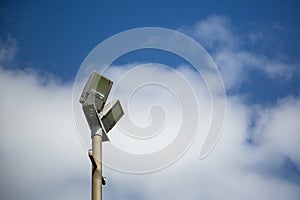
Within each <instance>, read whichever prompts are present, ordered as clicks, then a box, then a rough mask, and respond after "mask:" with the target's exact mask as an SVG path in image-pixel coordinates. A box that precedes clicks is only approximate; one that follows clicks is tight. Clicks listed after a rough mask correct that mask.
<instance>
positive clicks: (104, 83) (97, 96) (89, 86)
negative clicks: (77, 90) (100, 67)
mask: <svg viewBox="0 0 300 200" xmlns="http://www.w3.org/2000/svg"><path fill="white" fill-rule="evenodd" d="M112 84H113V82H112V81H111V80H109V79H108V78H106V77H104V76H102V75H100V74H99V73H97V72H93V73H92V74H91V76H90V78H89V80H88V81H87V83H86V84H85V87H84V89H83V91H82V94H81V97H80V100H79V102H80V103H81V104H83V105H84V104H87V105H92V104H95V106H96V109H97V110H98V112H100V111H101V110H102V109H103V107H104V104H105V102H106V99H107V97H108V94H109V91H110V89H111V87H112Z"/></svg>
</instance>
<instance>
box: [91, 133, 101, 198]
mask: <svg viewBox="0 0 300 200" xmlns="http://www.w3.org/2000/svg"><path fill="white" fill-rule="evenodd" d="M92 154H93V155H92V157H93V159H94V163H93V170H92V200H102V129H101V128H100V129H99V130H98V131H96V132H95V133H93V134H92ZM95 165H96V166H95Z"/></svg>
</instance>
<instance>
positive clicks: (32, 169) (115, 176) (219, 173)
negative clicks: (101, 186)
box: [0, 0, 300, 200]
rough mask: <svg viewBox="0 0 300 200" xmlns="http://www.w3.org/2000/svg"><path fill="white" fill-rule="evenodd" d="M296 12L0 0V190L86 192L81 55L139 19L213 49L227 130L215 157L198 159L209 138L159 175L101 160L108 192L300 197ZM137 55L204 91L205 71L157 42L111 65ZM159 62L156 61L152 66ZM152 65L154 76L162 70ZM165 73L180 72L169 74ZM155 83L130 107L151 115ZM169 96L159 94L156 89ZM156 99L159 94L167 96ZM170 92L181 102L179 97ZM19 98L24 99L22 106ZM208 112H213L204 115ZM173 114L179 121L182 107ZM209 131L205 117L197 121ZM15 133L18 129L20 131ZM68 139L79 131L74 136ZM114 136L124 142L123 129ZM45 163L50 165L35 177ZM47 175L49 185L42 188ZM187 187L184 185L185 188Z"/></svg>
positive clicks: (252, 5)
mask: <svg viewBox="0 0 300 200" xmlns="http://www.w3.org/2000/svg"><path fill="white" fill-rule="evenodd" d="M299 19H300V3H299V2H298V1H297V0H286V1H279V0H265V1H258V0H252V1H248V0H247V1H238V0H229V1H218V0H211V1H178V0H174V1H159V0H152V1H141V0H140V1H138V0H137V1H133V0H129V1H115V0H111V1H108V0H105V1H96V0H89V1H57V0H55V1H50V0H45V1H38V0H27V1H17V0H1V1H0V27H1V28H0V75H1V77H0V91H1V93H2V94H7V95H5V96H3V98H2V105H1V107H0V109H1V110H2V111H3V112H2V114H1V115H0V117H1V121H0V123H1V128H0V132H1V136H0V146H1V147H0V160H1V164H0V180H1V181H0V182H1V185H0V199H19V198H20V196H19V195H20V194H12V193H8V192H5V191H8V188H10V187H16V188H17V189H19V190H20V191H21V192H22V194H23V196H22V197H23V199H71V198H72V199H76V198H78V199H83V198H86V199H87V198H88V197H89V189H90V177H89V167H90V163H89V160H88V158H87V156H86V152H85V149H84V151H82V145H81V144H80V141H79V139H78V137H76V134H74V132H76V131H75V128H74V124H73V118H74V116H73V115H74V114H73V111H72V109H71V108H70V105H71V104H72V87H73V82H74V80H75V77H76V74H77V72H78V70H79V68H80V66H81V63H82V62H83V61H84V59H85V58H86V57H87V55H88V54H89V53H90V52H91V50H92V49H94V48H95V47H96V46H97V45H98V44H99V43H100V42H102V41H104V40H106V39H107V38H109V37H111V36H113V35H115V34H118V33H120V32H123V31H126V30H129V29H133V28H140V27H163V28H169V29H173V30H177V31H180V32H182V33H184V34H187V35H188V36H190V37H192V38H193V39H195V40H196V41H197V42H199V43H200V44H201V45H202V46H203V47H204V48H205V50H206V51H207V52H208V53H209V54H210V56H211V57H212V59H213V60H214V62H215V63H216V64H217V66H218V68H219V70H220V73H221V75H222V78H223V80H224V83H225V88H226V93H227V108H226V110H227V115H226V120H225V124H224V133H223V135H222V137H221V139H220V141H219V144H217V146H216V149H215V150H214V151H213V153H212V155H211V156H209V157H208V158H207V159H205V160H203V161H199V160H197V159H194V157H196V156H195V152H196V153H198V149H197V147H198V146H199V145H200V144H201V137H200V139H199V138H198V139H196V140H195V142H194V144H193V145H192V146H191V150H189V151H188V152H187V153H186V154H187V155H185V156H183V158H182V159H180V160H179V161H178V162H176V164H174V165H172V166H171V167H170V168H167V169H166V170H162V171H159V172H157V173H152V174H145V175H131V174H126V173H125V174H124V173H120V172H116V171H114V170H111V169H109V168H104V170H105V173H106V174H107V176H108V177H110V180H111V181H110V183H109V184H108V186H106V187H105V191H104V196H105V198H106V199H117V198H123V199H145V200H146V199H174V196H172V195H175V194H176V196H177V197H178V198H179V199H182V198H184V199H191V200H193V199H200V198H203V199H212V200H218V199H221V198H224V197H226V199H245V200H248V199H249V200H250V199H254V198H255V199H271V198H272V199H295V200H296V199H298V198H299V196H300V193H299V191H300V154H299V150H298V144H299V142H300V134H299V130H300V127H299V123H298V120H297V119H298V118H299V113H300V98H299V92H300V72H299V64H300V59H299V55H300V21H299ZM120 45H122V44H120ZM134 63H135V64H136V63H150V65H151V63H152V64H153V63H162V64H165V65H168V66H170V67H171V68H174V69H176V70H177V71H178V72H179V73H181V74H183V75H186V76H187V77H188V79H189V80H190V82H191V83H190V84H191V85H192V86H193V87H194V90H195V91H198V92H199V91H200V92H203V91H205V89H203V85H201V84H200V83H201V81H200V82H199V81H198V79H199V77H198V76H196V75H195V74H193V73H192V72H191V71H189V67H188V66H186V68H187V69H186V68H185V67H184V66H185V65H187V62H186V61H185V60H184V59H182V58H180V57H178V56H176V55H173V54H171V53H168V52H163V51H159V50H149V49H148V50H139V51H135V52H132V53H130V54H128V55H124V56H122V57H120V58H119V59H118V60H117V61H115V62H114V63H113V66H112V67H111V71H109V72H108V74H112V75H111V76H112V77H114V78H116V79H117V78H119V75H120V74H126V73H127V71H126V70H130V69H133V68H134ZM152 67H153V69H156V68H157V66H156V65H154V64H153V66H152ZM146 71H147V72H148V73H149V77H152V75H153V74H152V73H153V71H151V70H149V69H146ZM160 73H161V75H162V76H166V77H171V78H170V79H172V78H174V77H175V76H174V74H172V73H170V72H168V71H164V70H161V71H160ZM114 74H115V75H114ZM153 76H154V77H155V76H156V75H155V74H154V75H153ZM157 76H158V75H157ZM137 78H141V79H142V78H143V75H142V74H141V76H140V77H137ZM144 78H145V77H144ZM174 79H175V78H174ZM9 83H11V85H12V88H13V91H18V92H17V93H18V94H22V95H24V96H25V97H26V98H24V99H23V100H22V101H21V102H20V101H19V100H18V98H19V96H18V95H15V94H13V93H12V92H11V91H12V89H11V88H8V87H6V85H9ZM202 84H203V82H202ZM146 91H148V90H145V91H143V90H142V92H143V93H142V94H144V96H143V95H141V96H136V99H140V100H142V101H141V103H140V104H138V105H139V106H141V108H140V110H138V111H132V112H133V113H136V114H137V116H140V115H139V114H141V113H139V112H148V110H143V109H142V108H143V106H148V105H149V104H150V103H151V102H150V103H149V102H148V99H149V98H148V96H147V95H146V93H145V92H146ZM150 91H151V88H150ZM163 94H164V93H160V92H158V95H157V96H158V97H159V96H163V97H164V95H163ZM157 96H155V95H154V97H153V99H155V100H157V99H159V98H158V97H157ZM196 96H197V98H198V100H199V102H200V101H201V102H202V103H203V105H207V106H203V107H201V106H200V108H201V109H203V111H201V109H200V111H201V112H204V114H207V113H208V114H209V111H208V110H207V108H209V106H208V105H209V101H208V100H207V98H206V96H205V95H204V97H203V96H201V95H200V93H197V95H196ZM120 98H121V97H120ZM166 99H167V101H169V104H170V105H168V106H171V107H172V105H173V104H172V102H173V100H172V98H170V99H168V98H166ZM166 99H161V101H162V102H165V100H166ZM20 103H21V104H22V105H23V106H22V107H21V108H17V107H16V105H19V104H20ZM168 106H166V108H170V107H168ZM206 107H207V108H206ZM10 109H13V110H14V111H15V112H18V113H19V115H20V116H19V118H20V119H22V120H21V122H20V127H22V131H21V132H24V133H25V135H26V137H25V136H24V135H23V134H20V130H19V128H18V127H19V126H16V125H15V122H14V121H13V120H11V119H12V118H13V117H14V116H15V114H14V112H11V110H10ZM20 111H21V112H20ZM44 112H47V113H48V114H47V116H44ZM140 118H141V119H143V117H140ZM141 119H136V120H137V121H138V122H140V121H139V120H141ZM199 119H201V120H203V121H204V122H206V120H207V119H206V118H205V117H204V118H203V117H202V116H201V117H199ZM172 120H176V118H173V115H172V117H171V121H172ZM201 120H200V121H201ZM36 121H38V123H37V122H36ZM146 122H147V121H146ZM142 123H145V122H144V121H142ZM49 124H50V126H49ZM45 126H47V129H45ZM202 129H203V130H204V129H205V126H203V127H202V125H199V130H202ZM168 130H169V129H168ZM170 130H172V129H170ZM169 132H171V131H169ZM9 133H13V134H12V135H14V137H13V139H10V134H9ZM62 133H65V134H62ZM27 135H28V137H27ZM67 137H68V138H71V139H70V141H68V142H69V143H68V144H67V145H66V144H65V141H66V140H67V139H66V138H67ZM112 137H113V136H112ZM18 138H20V140H19V139H18ZM58 138H59V139H58ZM113 138H116V139H115V142H116V144H117V143H118V141H119V140H118V137H116V136H115V137H113ZM13 141H17V142H13ZM53 144H55V145H53ZM197 145H198V146H197ZM137 146H138V145H137ZM70 149H76V150H74V152H73V151H72V152H70ZM11 152H14V154H16V155H20V158H21V161H22V162H24V164H23V165H24V166H23V167H22V169H20V170H19V171H18V172H17V173H16V175H13V176H12V177H9V176H8V175H7V174H10V173H14V170H16V169H17V168H16V167H15V166H18V162H19V161H16V160H15V159H13V158H11V157H10V156H7V155H8V154H9V153H11ZM43 155H45V156H46V158H45V157H44V156H43ZM65 158H68V162H66V160H65ZM8 163H12V164H8ZM32 163H33V165H32ZM74 165H76V167H73V166H74ZM70 167H72V169H71V170H67V169H69V168H70ZM42 169H46V170H47V171H48V172H49V174H48V175H45V176H37V175H36V173H37V174H39V173H40V174H42V173H43V170H42ZM174 174H176V176H177V178H176V177H175V176H174ZM174 177H175V178H174ZM29 180H30V181H29ZM127 180H130V183H128V181H127ZM157 180H159V181H157ZM179 180H180V181H182V183H181V182H180V183H179ZM18 181H19V182H18ZM27 181H28V184H25V183H27ZM154 181H155V182H158V183H157V185H153V182H154ZM43 183H47V185H48V187H46V188H43V187H42V184H43ZM241 183H244V184H241ZM24 185H25V186H24ZM201 185H205V187H204V186H203V187H200V186H201ZM198 186H199V187H198ZM182 187H184V189H185V191H186V193H187V194H185V193H183V192H180V189H182ZM236 188H238V191H236V190H237V189H236ZM37 191H38V192H37ZM161 191H165V192H164V193H163V194H161ZM45 194H46V195H45ZM226 195H227V196H226ZM42 197H43V198H42ZM175 199H176V198H175Z"/></svg>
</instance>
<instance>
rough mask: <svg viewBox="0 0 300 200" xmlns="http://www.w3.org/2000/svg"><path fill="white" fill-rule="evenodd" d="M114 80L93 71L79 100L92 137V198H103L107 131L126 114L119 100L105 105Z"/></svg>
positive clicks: (99, 199)
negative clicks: (103, 163)
mask: <svg viewBox="0 0 300 200" xmlns="http://www.w3.org/2000/svg"><path fill="white" fill-rule="evenodd" d="M112 84H113V82H112V81H111V80H109V79H107V78H106V77H104V76H101V75H100V74H98V73H97V72H93V73H92V74H91V76H90V78H89V79H88V81H87V82H86V84H85V86H84V89H83V91H82V94H81V96H80V99H79V102H80V103H81V104H82V109H83V113H84V115H85V117H86V120H87V122H88V124H89V127H90V130H91V137H92V149H90V150H89V151H88V155H89V157H90V160H91V162H92V200H102V185H105V183H106V181H105V177H102V142H105V141H109V138H108V137H107V135H106V134H107V133H108V132H109V131H110V130H111V129H112V128H113V127H114V126H115V125H116V123H117V122H118V121H119V120H120V119H121V117H122V116H123V115H124V111H123V109H122V107H121V104H120V101H119V100H114V101H113V102H111V103H109V104H107V105H105V102H106V99H107V96H108V94H109V91H110V89H111V87H112Z"/></svg>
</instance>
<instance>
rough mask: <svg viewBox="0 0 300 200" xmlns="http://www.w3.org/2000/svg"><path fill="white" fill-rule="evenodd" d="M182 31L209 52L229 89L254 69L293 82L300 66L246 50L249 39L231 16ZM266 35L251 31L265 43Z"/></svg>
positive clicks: (206, 20)
mask: <svg viewBox="0 0 300 200" xmlns="http://www.w3.org/2000/svg"><path fill="white" fill-rule="evenodd" d="M275 28H276V27H275ZM182 31H184V32H186V33H187V34H189V35H191V36H193V37H194V38H196V39H197V40H198V41H199V42H200V44H202V45H203V46H204V47H205V48H207V49H208V51H209V53H210V55H211V56H212V58H213V59H214V61H215V62H216V64H217V66H218V67H219V68H220V71H221V73H222V75H223V79H224V82H225V85H226V88H227V89H230V88H234V87H236V86H237V85H239V84H241V83H242V81H244V80H246V79H247V78H249V77H248V72H249V70H253V69H254V70H259V71H261V72H263V73H265V75H266V76H267V77H269V78H272V79H282V80H285V79H290V78H291V77H292V74H293V73H294V69H295V65H296V63H293V62H290V61H286V59H281V58H280V57H279V58H270V57H266V56H264V55H260V54H258V53H255V52H256V51H255V50H253V49H252V50H247V49H246V48H244V47H245V46H246V45H245V44H246V43H247V42H248V40H247V39H245V37H242V36H241V35H239V34H238V33H237V32H236V31H235V30H234V28H233V27H232V25H231V23H230V19H229V18H227V17H224V16H218V15H215V16H210V17H208V18H207V19H205V20H202V21H200V22H198V23H197V24H196V25H194V26H193V27H189V28H182ZM262 34H264V33H261V32H259V31H255V32H251V33H249V35H250V36H249V37H250V40H252V41H256V40H258V39H260V40H262V37H263V36H262ZM266 37H267V36H266ZM261 42H263V41H261Z"/></svg>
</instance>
